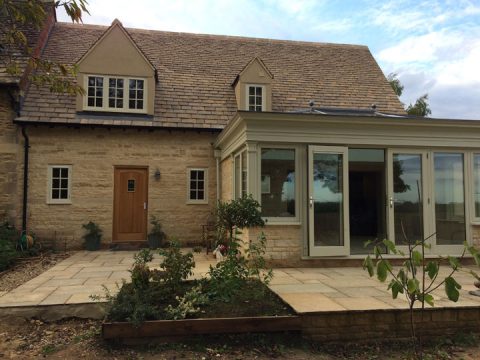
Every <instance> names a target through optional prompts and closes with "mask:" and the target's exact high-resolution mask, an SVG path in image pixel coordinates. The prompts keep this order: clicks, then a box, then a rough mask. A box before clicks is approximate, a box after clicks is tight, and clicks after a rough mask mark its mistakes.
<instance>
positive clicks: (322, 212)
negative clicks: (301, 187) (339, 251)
mask: <svg viewBox="0 0 480 360" xmlns="http://www.w3.org/2000/svg"><path fill="white" fill-rule="evenodd" d="M343 166H344V164H343V155H342V154H330V153H314V154H313V169H312V170H313V212H314V215H313V229H314V230H313V231H314V245H315V246H343V244H344V235H343V201H344V200H343V199H344V195H343Z"/></svg>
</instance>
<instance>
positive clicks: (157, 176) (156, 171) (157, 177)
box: [153, 169, 160, 181]
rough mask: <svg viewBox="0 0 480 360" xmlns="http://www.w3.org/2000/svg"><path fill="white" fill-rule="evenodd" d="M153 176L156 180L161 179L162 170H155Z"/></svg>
mask: <svg viewBox="0 0 480 360" xmlns="http://www.w3.org/2000/svg"><path fill="white" fill-rule="evenodd" d="M153 176H154V177H155V180H157V181H158V180H160V170H158V169H157V170H155V174H153Z"/></svg>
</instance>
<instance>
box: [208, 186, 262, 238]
mask: <svg viewBox="0 0 480 360" xmlns="http://www.w3.org/2000/svg"><path fill="white" fill-rule="evenodd" d="M217 225H218V227H219V228H221V229H225V231H226V232H227V234H228V236H229V239H228V240H229V242H232V241H233V240H234V239H233V238H234V235H235V234H234V230H235V228H237V229H242V228H251V227H255V226H264V225H265V222H264V221H263V219H262V215H261V213H260V204H259V203H258V201H256V200H254V199H253V197H252V195H248V196H243V197H241V198H239V199H236V200H232V201H230V202H222V201H219V202H218V205H217ZM229 247H230V244H229Z"/></svg>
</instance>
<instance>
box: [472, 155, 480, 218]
mask: <svg viewBox="0 0 480 360" xmlns="http://www.w3.org/2000/svg"><path fill="white" fill-rule="evenodd" d="M473 179H474V184H473V199H474V201H475V217H480V154H474V155H473Z"/></svg>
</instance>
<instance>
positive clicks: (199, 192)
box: [197, 190, 204, 200]
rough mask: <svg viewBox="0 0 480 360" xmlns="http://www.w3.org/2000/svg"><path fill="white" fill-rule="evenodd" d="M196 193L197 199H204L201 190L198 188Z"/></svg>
mask: <svg viewBox="0 0 480 360" xmlns="http://www.w3.org/2000/svg"><path fill="white" fill-rule="evenodd" d="M197 194H198V198H197V200H204V196H203V190H199V191H198V193H197Z"/></svg>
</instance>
